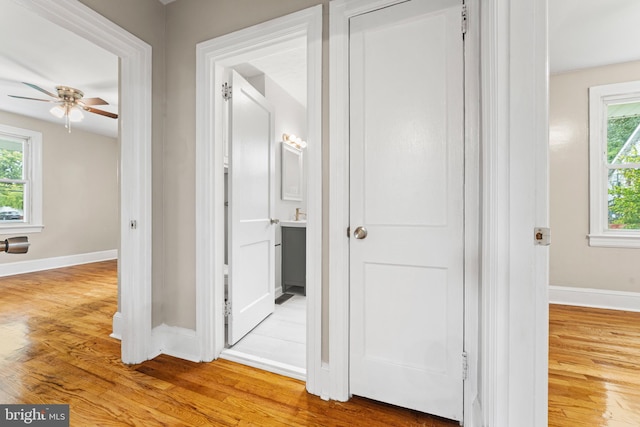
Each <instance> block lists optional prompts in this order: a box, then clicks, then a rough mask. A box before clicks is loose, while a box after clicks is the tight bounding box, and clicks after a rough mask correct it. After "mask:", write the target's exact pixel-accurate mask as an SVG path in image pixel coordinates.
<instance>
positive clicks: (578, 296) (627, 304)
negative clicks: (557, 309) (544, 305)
mask: <svg viewBox="0 0 640 427" xmlns="http://www.w3.org/2000/svg"><path fill="white" fill-rule="evenodd" d="M549 303H550V304H563V305H576V306H580V307H593V308H604V309H609V310H623V311H640V293H638V292H623V291H607V290H603V289H590V288H574V287H568V286H549Z"/></svg>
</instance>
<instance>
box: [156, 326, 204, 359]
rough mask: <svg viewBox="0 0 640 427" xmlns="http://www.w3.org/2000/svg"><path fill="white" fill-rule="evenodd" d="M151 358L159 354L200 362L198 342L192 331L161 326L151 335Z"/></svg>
mask: <svg viewBox="0 0 640 427" xmlns="http://www.w3.org/2000/svg"><path fill="white" fill-rule="evenodd" d="M151 354H152V358H153V357H156V356H158V355H160V354H166V355H168V356H173V357H177V358H179V359H184V360H189V361H191V362H201V361H202V360H201V359H200V342H199V340H198V336H197V335H196V332H195V331H194V330H193V329H186V328H180V327H177V326H169V325H166V324H164V323H163V324H161V325H159V326H156V327H155V328H153V330H152V333H151Z"/></svg>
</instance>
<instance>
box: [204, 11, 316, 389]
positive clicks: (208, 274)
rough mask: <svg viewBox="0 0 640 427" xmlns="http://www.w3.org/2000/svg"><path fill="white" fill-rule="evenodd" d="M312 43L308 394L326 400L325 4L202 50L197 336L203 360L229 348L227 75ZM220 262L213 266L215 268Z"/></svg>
mask: <svg viewBox="0 0 640 427" xmlns="http://www.w3.org/2000/svg"><path fill="white" fill-rule="evenodd" d="M302 37H304V38H305V39H306V43H307V130H308V134H307V142H308V147H307V153H308V155H309V157H308V158H309V162H308V170H307V174H308V175H307V176H308V181H307V197H308V199H307V212H308V219H307V266H306V267H307V390H308V391H309V392H310V393H313V394H317V395H319V394H321V391H320V376H321V371H322V362H321V351H322V350H321V340H322V336H321V324H322V320H321V316H322V311H321V302H322V289H321V283H322V254H321V247H322V147H321V143H322V132H321V129H322V124H321V97H322V80H321V74H322V6H321V5H319V6H314V7H311V8H308V9H305V10H302V11H299V12H296V13H293V14H290V15H286V16H284V17H281V18H276V19H273V20H271V21H268V22H265V23H262V24H258V25H255V26H253V27H249V28H247V29H244V30H239V31H236V32H233V33H230V34H227V35H224V36H220V37H217V38H215V39H212V40H209V41H205V42H202V43H199V44H198V45H197V46H196V112H197V116H196V300H197V306H196V335H197V340H198V342H199V347H200V359H201V360H203V361H211V360H213V359H215V358H217V357H218V356H219V355H220V353H221V352H222V350H223V349H224V345H225V342H224V341H225V340H224V314H223V311H224V310H223V308H224V271H223V265H224V239H216V237H217V236H223V235H224V209H223V208H224V206H223V205H224V164H223V135H222V132H223V126H222V110H223V109H222V102H224V101H223V100H222V92H221V87H222V84H223V83H224V69H225V68H229V67H233V66H234V65H236V64H240V63H242V62H246V61H247V59H248V58H251V57H258V56H261V55H264V54H265V53H266V52H268V51H269V50H271V51H273V50H277V49H280V48H281V47H282V46H284V45H286V43H287V42H289V41H291V40H293V39H299V38H302ZM211 260H213V262H211Z"/></svg>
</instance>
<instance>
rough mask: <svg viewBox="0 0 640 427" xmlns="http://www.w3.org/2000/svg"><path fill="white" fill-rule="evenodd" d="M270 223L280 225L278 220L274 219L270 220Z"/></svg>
mask: <svg viewBox="0 0 640 427" xmlns="http://www.w3.org/2000/svg"><path fill="white" fill-rule="evenodd" d="M270 222H271V224H278V223H280V220H279V219H276V218H271V221H270Z"/></svg>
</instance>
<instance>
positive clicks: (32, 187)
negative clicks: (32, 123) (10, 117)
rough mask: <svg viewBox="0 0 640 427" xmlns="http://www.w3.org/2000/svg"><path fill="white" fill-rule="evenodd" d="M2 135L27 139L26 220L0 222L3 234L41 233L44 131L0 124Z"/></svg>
mask: <svg viewBox="0 0 640 427" xmlns="http://www.w3.org/2000/svg"><path fill="white" fill-rule="evenodd" d="M0 135H7V136H9V137H13V138H19V139H24V140H25V148H24V152H23V161H24V165H23V167H24V181H25V195H24V209H23V214H24V221H23V222H17V223H7V224H1V223H0V233H2V234H22V233H39V232H41V231H42V229H43V228H44V225H43V223H42V133H40V132H36V131H33V130H29V129H22V128H18V127H14V126H8V125H4V124H0Z"/></svg>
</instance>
